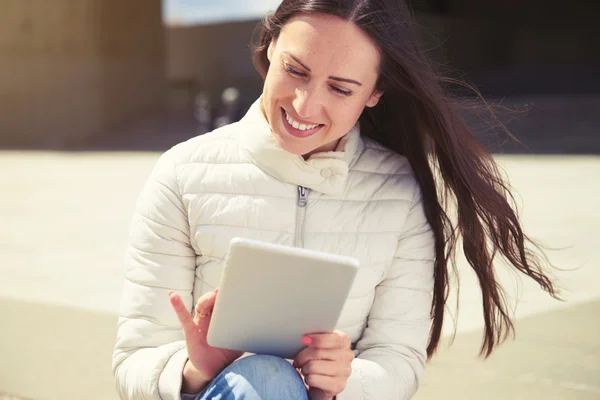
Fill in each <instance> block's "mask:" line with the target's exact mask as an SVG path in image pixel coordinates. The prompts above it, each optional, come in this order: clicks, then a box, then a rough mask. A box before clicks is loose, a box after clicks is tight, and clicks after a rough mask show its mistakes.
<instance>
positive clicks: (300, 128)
mask: <svg viewBox="0 0 600 400" xmlns="http://www.w3.org/2000/svg"><path fill="white" fill-rule="evenodd" d="M281 119H282V120H283V125H284V126H285V128H286V129H287V131H288V132H289V133H290V135H292V136H295V137H299V138H305V137H308V136H312V135H314V134H315V133H317V132H318V131H319V130H320V129H321V128H322V127H323V126H324V125H323V124H312V125H307V124H301V123H299V122H298V121H296V120H294V119H293V118H292V117H290V116H289V115H288V113H286V112H285V110H284V109H283V108H282V109H281Z"/></svg>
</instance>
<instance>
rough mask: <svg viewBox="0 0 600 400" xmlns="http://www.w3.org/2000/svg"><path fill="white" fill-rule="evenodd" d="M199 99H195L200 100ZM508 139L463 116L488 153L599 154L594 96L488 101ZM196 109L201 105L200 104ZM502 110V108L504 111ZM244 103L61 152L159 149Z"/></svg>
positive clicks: (147, 121) (475, 117) (152, 118)
mask: <svg viewBox="0 0 600 400" xmlns="http://www.w3.org/2000/svg"><path fill="white" fill-rule="evenodd" d="M201 101H202V100H201V99H200V102H201ZM489 101H490V102H491V103H493V104H495V105H496V106H497V107H495V108H494V110H495V112H496V115H497V117H498V119H499V121H500V122H502V123H503V124H504V126H505V127H506V128H507V129H508V130H509V131H510V132H511V134H512V135H514V136H515V137H516V138H517V139H518V141H515V140H514V139H513V138H511V137H510V136H509V135H508V134H507V133H506V132H505V131H504V130H503V129H502V128H501V127H500V126H499V125H498V124H497V123H496V122H495V121H494V120H493V119H492V118H491V116H490V114H489V113H486V111H485V108H483V109H482V112H479V113H477V114H465V115H464V117H465V119H466V121H467V123H468V125H469V126H470V127H471V129H472V131H473V133H474V135H475V136H476V137H477V138H478V139H479V140H480V141H481V142H482V143H483V144H484V146H485V147H486V148H487V149H488V150H490V151H491V152H493V153H506V154H582V155H583V154H600V94H598V95H586V96H577V97H574V96H567V95H561V96H544V97H535V96H531V97H519V98H510V97H509V98H505V99H489ZM200 105H201V103H200ZM503 107H505V108H506V109H504V108H503ZM246 109H247V105H239V108H238V109H236V110H235V112H234V113H232V114H229V115H230V116H227V114H226V113H224V112H223V111H222V110H223V109H221V111H219V110H218V109H217V111H210V112H212V115H211V116H210V117H209V118H211V119H210V120H208V121H212V122H207V119H206V117H207V116H206V112H207V111H206V110H204V112H203V111H202V107H198V109H197V111H196V112H195V113H190V112H187V113H163V114H153V115H148V116H147V117H145V118H140V119H138V120H136V121H134V122H132V123H129V124H127V125H124V126H122V127H120V128H119V129H115V130H114V131H112V132H110V133H109V134H106V135H102V136H97V137H96V138H95V139H94V140H93V141H88V142H85V143H70V144H68V145H67V146H66V148H64V149H63V150H67V151H165V150H167V149H169V148H170V147H171V146H173V145H175V144H177V143H179V142H182V141H184V140H187V139H189V138H192V137H194V136H197V135H199V134H202V133H204V132H207V131H210V130H211V129H212V128H216V127H218V126H220V125H224V124H227V123H229V122H233V121H235V120H237V119H239V117H240V116H242V115H243V114H244V113H245V111H246Z"/></svg>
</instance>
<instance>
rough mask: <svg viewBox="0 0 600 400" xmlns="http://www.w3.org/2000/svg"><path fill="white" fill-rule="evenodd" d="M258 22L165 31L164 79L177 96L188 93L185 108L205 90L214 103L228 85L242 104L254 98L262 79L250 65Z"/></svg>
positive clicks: (174, 28)
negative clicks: (238, 94)
mask: <svg viewBox="0 0 600 400" xmlns="http://www.w3.org/2000/svg"><path fill="white" fill-rule="evenodd" d="M258 22H259V21H258V20H252V21H242V22H231V23H224V24H216V25H204V26H173V27H168V28H167V31H166V43H167V45H166V49H167V56H166V60H167V77H168V80H169V82H170V83H171V85H172V86H173V87H176V88H177V89H179V91H180V93H181V92H183V91H187V96H188V98H187V103H188V106H190V104H189V103H190V102H191V99H192V96H193V91H195V90H205V91H208V92H209V93H210V95H211V100H212V101H213V103H217V102H218V101H219V96H220V93H221V92H222V91H223V89H225V88H227V87H228V86H236V87H238V88H239V89H241V91H242V93H243V99H242V102H243V103H245V104H247V103H248V102H251V101H252V100H254V99H255V98H256V94H257V93H260V92H261V89H262V78H261V77H260V75H259V74H258V73H257V72H256V71H255V69H254V67H253V66H252V62H251V51H250V42H251V38H252V35H253V33H254V31H255V29H256V27H257V24H258ZM182 94H183V95H185V93H182Z"/></svg>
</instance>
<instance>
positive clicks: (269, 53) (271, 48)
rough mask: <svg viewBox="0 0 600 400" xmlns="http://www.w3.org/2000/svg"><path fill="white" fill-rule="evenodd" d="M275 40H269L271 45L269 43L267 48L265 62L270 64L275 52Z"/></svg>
mask: <svg viewBox="0 0 600 400" xmlns="http://www.w3.org/2000/svg"><path fill="white" fill-rule="evenodd" d="M275 45H276V43H275V39H271V43H269V47H268V48H267V60H269V62H272V58H273V53H274V52H275Z"/></svg>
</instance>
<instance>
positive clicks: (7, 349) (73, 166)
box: [0, 151, 600, 400]
mask: <svg viewBox="0 0 600 400" xmlns="http://www.w3.org/2000/svg"><path fill="white" fill-rule="evenodd" d="M157 157H158V153H156V152H122V151H121V152H43V151H33V152H23V151H10V152H9V151H6V152H0V171H2V173H0V187H1V188H2V190H1V192H2V195H0V276H1V277H2V279H1V283H0V315H1V318H2V319H1V321H2V322H1V323H0V355H1V356H0V399H2V400H7V399H11V400H12V398H11V397H6V396H8V394H11V395H15V396H19V397H18V398H26V399H30V400H53V399H62V400H69V399H79V398H86V399H90V400H93V399H102V400H110V399H116V398H117V396H116V394H115V391H114V389H113V383H112V376H111V372H110V361H111V353H112V346H113V344H114V340H115V332H116V318H117V317H116V315H117V310H118V307H119V299H120V291H121V287H122V282H123V265H122V260H123V256H124V253H125V246H126V243H127V231H128V226H129V221H130V219H131V215H132V213H133V208H134V204H135V201H136V199H137V196H138V194H139V192H140V190H141V187H142V185H143V183H144V181H145V179H146V177H147V176H148V174H149V173H150V170H151V168H152V167H153V165H154V162H155V161H156V159H157ZM496 158H497V161H498V162H499V164H500V165H501V167H502V169H503V170H504V171H505V172H506V174H507V175H508V177H509V178H510V182H511V184H512V185H513V187H514V188H515V190H516V194H517V203H518V205H519V208H520V210H521V215H522V221H523V224H524V226H525V229H526V231H527V232H529V233H530V235H531V236H532V237H533V238H535V239H537V240H539V241H541V242H542V243H544V244H545V245H547V246H548V247H550V248H554V249H556V250H551V251H549V253H548V255H549V257H550V260H551V261H552V262H553V264H555V265H556V266H557V267H559V268H561V269H560V270H559V269H551V271H552V272H553V274H554V275H555V276H556V278H557V279H558V280H559V282H560V283H561V285H562V286H563V287H564V292H563V294H564V299H565V300H564V301H562V302H559V301H556V300H553V299H551V298H550V297H549V296H547V295H546V294H545V293H543V292H541V290H540V289H539V288H538V287H536V286H535V285H534V284H532V283H531V282H529V281H526V280H519V279H517V278H516V277H515V275H514V274H511V273H510V272H508V271H507V270H506V269H505V268H503V267H502V266H500V267H499V269H498V271H499V275H500V277H501V279H502V281H503V282H504V284H505V285H506V286H507V287H508V288H509V299H510V301H511V302H512V303H513V304H518V306H517V307H516V311H515V316H516V320H517V323H516V328H517V335H516V338H515V339H514V340H511V341H509V342H507V343H506V344H504V345H503V346H502V347H501V348H500V349H499V350H498V351H497V352H496V353H494V354H493V355H492V357H491V358H489V359H488V360H486V361H481V360H480V359H478V357H477V352H478V347H479V345H480V332H481V326H482V321H481V317H480V306H479V302H480V299H479V296H478V286H477V282H476V279H475V277H474V274H473V273H472V272H470V271H469V268H468V266H467V265H466V263H465V261H464V259H463V258H461V257H459V258H458V264H459V276H460V278H461V283H462V286H461V291H460V296H459V297H458V300H459V304H460V313H459V317H458V319H457V326H456V328H457V336H456V339H455V341H454V343H453V345H452V346H451V347H449V348H447V349H446V348H445V349H442V350H441V351H440V352H439V354H438V355H437V356H436V357H435V358H434V359H433V360H432V362H431V363H430V365H429V367H428V368H427V370H426V375H425V378H424V381H423V383H422V388H421V390H420V391H419V393H418V394H417V396H416V398H417V399H418V400H426V399H434V398H435V399H437V398H448V399H468V400H470V399H538V398H539V399H600V369H599V366H600V335H599V334H598V332H600V322H599V321H600V269H599V268H598V267H599V265H600V256H599V254H598V252H597V247H598V238H599V234H598V228H597V227H598V226H599V225H600V210H599V206H600V202H599V201H598V198H599V197H600V182H599V178H598V177H599V176H600V157H599V156H594V155H589V156H567V155H554V156H532V155H498V156H497V157H496ZM453 296H454V297H453V299H456V294H454V295H453ZM517 300H518V302H517ZM452 331H453V326H452V324H448V326H446V327H445V334H446V337H449V335H451V333H452ZM2 393H4V394H5V395H4V396H5V397H2V396H3V395H2Z"/></svg>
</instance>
